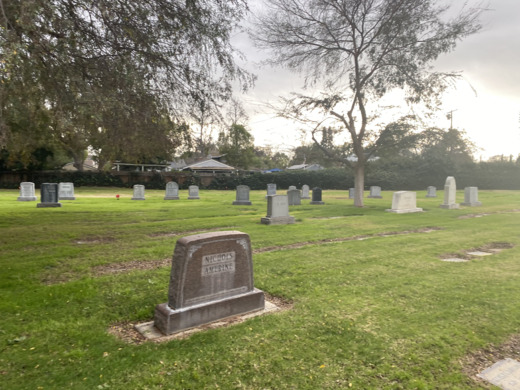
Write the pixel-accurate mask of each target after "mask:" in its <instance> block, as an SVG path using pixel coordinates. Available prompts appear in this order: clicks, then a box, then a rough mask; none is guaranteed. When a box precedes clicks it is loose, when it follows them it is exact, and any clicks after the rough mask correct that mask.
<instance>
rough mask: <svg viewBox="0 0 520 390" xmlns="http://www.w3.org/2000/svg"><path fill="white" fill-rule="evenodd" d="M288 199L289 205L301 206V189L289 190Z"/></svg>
mask: <svg viewBox="0 0 520 390" xmlns="http://www.w3.org/2000/svg"><path fill="white" fill-rule="evenodd" d="M289 188H290V187H289ZM287 199H288V200H289V206H300V205H301V204H302V200H301V194H300V190H297V189H296V188H294V189H289V191H287Z"/></svg>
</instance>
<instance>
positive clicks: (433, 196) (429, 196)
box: [426, 195, 437, 198]
mask: <svg viewBox="0 0 520 390" xmlns="http://www.w3.org/2000/svg"><path fill="white" fill-rule="evenodd" d="M426 197H427V198H436V197H437V195H426Z"/></svg>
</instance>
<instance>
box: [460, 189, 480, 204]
mask: <svg viewBox="0 0 520 390" xmlns="http://www.w3.org/2000/svg"><path fill="white" fill-rule="evenodd" d="M461 205H463V206H470V207H475V206H482V202H479V201H478V187H466V188H464V203H461Z"/></svg>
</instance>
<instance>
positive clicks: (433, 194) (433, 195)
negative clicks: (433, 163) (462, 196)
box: [426, 186, 437, 198]
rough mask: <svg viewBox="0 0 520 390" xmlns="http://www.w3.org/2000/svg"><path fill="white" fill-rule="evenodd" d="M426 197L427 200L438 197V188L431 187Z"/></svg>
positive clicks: (427, 190)
mask: <svg viewBox="0 0 520 390" xmlns="http://www.w3.org/2000/svg"><path fill="white" fill-rule="evenodd" d="M426 197H427V198H436V197H437V188H436V187H434V186H429V187H428V188H426Z"/></svg>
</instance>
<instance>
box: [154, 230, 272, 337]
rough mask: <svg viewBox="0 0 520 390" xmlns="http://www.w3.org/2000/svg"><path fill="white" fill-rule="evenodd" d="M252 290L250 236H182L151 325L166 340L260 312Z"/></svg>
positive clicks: (258, 299)
mask: <svg viewBox="0 0 520 390" xmlns="http://www.w3.org/2000/svg"><path fill="white" fill-rule="evenodd" d="M264 302H265V298H264V293H263V292H262V291H260V290H258V289H256V288H254V285H253V261H252V251H251V241H250V239H249V235H247V234H245V233H242V232H238V231H227V232H213V233H204V234H196V235H193V236H188V237H183V238H181V239H179V240H178V241H177V244H176V246H175V251H174V253H173V260H172V270H171V274H170V286H169V290H168V303H162V304H160V305H157V306H156V308H155V315H154V324H155V327H156V328H157V329H159V330H160V331H161V332H162V333H164V334H166V335H168V334H172V333H177V332H179V331H182V330H183V329H188V328H192V327H197V326H200V325H203V324H207V323H210V322H213V321H217V320H220V319H223V318H227V317H231V316H235V315H238V314H243V313H248V312H253V311H257V310H263V309H264V305H265V303H264Z"/></svg>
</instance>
